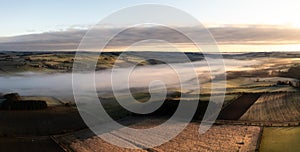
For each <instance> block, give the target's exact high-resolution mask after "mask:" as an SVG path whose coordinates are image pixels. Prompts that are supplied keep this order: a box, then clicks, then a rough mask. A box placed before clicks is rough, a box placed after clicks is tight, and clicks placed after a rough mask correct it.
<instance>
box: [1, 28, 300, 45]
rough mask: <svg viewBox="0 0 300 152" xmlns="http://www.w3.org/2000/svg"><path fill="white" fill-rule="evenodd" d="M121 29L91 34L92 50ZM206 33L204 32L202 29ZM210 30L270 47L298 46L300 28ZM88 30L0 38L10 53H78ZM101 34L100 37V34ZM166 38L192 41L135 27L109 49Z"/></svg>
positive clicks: (223, 38)
mask: <svg viewBox="0 0 300 152" xmlns="http://www.w3.org/2000/svg"><path fill="white" fill-rule="evenodd" d="M179 29H182V30H184V31H185V32H187V33H189V34H191V35H193V34H194V35H193V36H195V37H198V38H202V40H204V41H203V43H205V40H206V39H208V38H206V37H205V36H203V35H201V34H200V35H199V34H198V35H196V33H197V32H195V31H196V30H199V28H197V27H180V28H179ZM119 30H120V28H107V27H106V28H100V29H97V30H95V32H94V33H92V34H91V35H90V40H91V42H90V44H91V45H90V47H91V48H90V49H95V47H96V46H95V45H92V44H94V43H103V41H101V40H103V39H105V38H106V37H107V36H108V35H111V34H112V33H114V32H116V31H119ZM202 30H203V29H202ZM208 30H209V31H210V32H211V34H212V35H213V36H214V38H215V39H216V41H217V42H218V44H224V45H227V44H230V45H235V44H236V45H245V44H246V45H262V44H264V45H267V44H299V43H300V29H297V28H290V27H280V26H266V25H243V26H240V25H239V26H238V25H226V26H218V27H210V28H208ZM86 32H87V30H84V29H72V30H66V31H59V32H47V33H40V34H30V35H21V36H14V37H2V38H0V50H10V51H40V50H41V51H42V50H76V49H77V47H78V45H79V43H80V41H81V39H82V38H83V37H84V36H85V33H86ZM100 33H101V34H100ZM146 39H163V40H165V41H169V42H170V43H177V44H189V43H190V42H191V41H190V40H189V39H188V38H187V37H185V36H183V35H182V34H181V33H178V32H176V31H175V30H172V29H169V28H166V27H162V26H154V27H153V26H152V27H150V26H148V27H135V28H129V29H127V30H125V31H122V32H121V34H119V35H118V36H116V37H115V38H114V39H112V40H111V41H110V43H109V47H111V48H118V47H124V46H128V44H131V43H134V42H137V41H141V40H146Z"/></svg>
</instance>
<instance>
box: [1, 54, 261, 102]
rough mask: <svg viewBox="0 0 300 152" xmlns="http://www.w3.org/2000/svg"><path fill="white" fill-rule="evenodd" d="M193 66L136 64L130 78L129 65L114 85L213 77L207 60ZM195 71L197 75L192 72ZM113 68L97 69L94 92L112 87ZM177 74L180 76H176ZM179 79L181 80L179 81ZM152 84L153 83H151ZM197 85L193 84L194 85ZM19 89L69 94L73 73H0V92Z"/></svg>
mask: <svg viewBox="0 0 300 152" xmlns="http://www.w3.org/2000/svg"><path fill="white" fill-rule="evenodd" d="M219 61H220V60H214V63H213V64H211V65H210V69H211V70H212V71H215V74H220V73H221V71H222V66H219V65H218V64H215V63H219ZM224 62H225V65H226V70H227V71H242V70H251V69H253V68H254V67H256V66H257V65H261V64H262V61H256V60H245V61H242V60H235V59H225V60H224ZM192 65H193V66H194V67H195V68H193V67H192V66H191V64H189V63H180V64H172V65H171V66H173V68H175V69H176V71H175V70H174V69H172V68H171V66H169V65H151V66H150V65H149V66H138V67H136V68H135V69H134V70H133V71H132V72H131V74H130V76H129V78H128V76H127V74H128V73H127V72H128V71H129V70H130V69H128V68H120V69H115V70H114V77H113V81H114V88H115V89H117V90H119V91H120V90H124V89H127V85H126V84H127V80H129V82H130V83H129V86H130V88H147V87H148V86H149V84H150V83H151V82H153V81H154V80H160V81H162V82H164V84H165V85H166V87H169V88H176V87H178V86H179V84H181V85H184V86H185V87H190V88H193V87H197V86H198V85H196V84H195V83H194V82H193V80H195V78H196V77H198V78H199V81H200V82H201V83H204V82H207V81H209V80H210V79H211V78H214V77H213V76H211V75H210V72H209V68H208V66H207V63H206V61H198V62H193V63H192ZM194 70H195V71H196V72H197V76H196V75H195V73H194V72H193V71H194ZM111 74H112V70H111V69H109V70H102V71H97V72H96V74H95V82H96V87H97V91H98V92H99V93H100V94H101V93H106V92H110V91H111V90H112V89H111V88H112V84H111V82H112V77H111ZM178 75H179V76H178ZM79 76H80V77H81V81H82V80H83V82H80V88H81V89H82V90H84V91H87V92H88V91H89V90H91V89H92V87H93V86H91V85H90V84H86V83H85V81H84V80H85V78H88V76H89V74H79ZM179 79H181V80H180V81H181V83H180V81H179ZM152 85H153V86H154V87H158V86H155V83H153V84H152ZM195 85H196V86H195ZM7 92H18V93H19V94H21V95H34V96H44V95H45V96H54V97H72V92H73V91H72V74H71V73H60V74H42V73H30V72H28V73H19V74H17V75H14V76H11V75H10V76H0V93H7Z"/></svg>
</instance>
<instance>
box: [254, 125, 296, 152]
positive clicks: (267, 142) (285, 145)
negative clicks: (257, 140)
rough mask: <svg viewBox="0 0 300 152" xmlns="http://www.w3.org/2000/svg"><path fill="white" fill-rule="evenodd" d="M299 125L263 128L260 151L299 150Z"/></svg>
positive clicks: (287, 151) (293, 151)
mask: <svg viewBox="0 0 300 152" xmlns="http://www.w3.org/2000/svg"><path fill="white" fill-rule="evenodd" d="M299 143H300V127H294V128H291V127H286V128H284V127H270V128H264V131H263V136H262V142H261V145H260V151H262V152H270V151H272V152H277V151H278V152H280V151H284V152H299V151H300V145H299Z"/></svg>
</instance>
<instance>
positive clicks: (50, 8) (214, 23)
mask: <svg viewBox="0 0 300 152" xmlns="http://www.w3.org/2000/svg"><path fill="white" fill-rule="evenodd" d="M148 3H151V4H153V3H154V4H162V5H169V6H173V7H175V8H178V9H181V10H183V11H185V12H187V13H189V14H190V15H192V16H194V17H195V18H196V19H198V20H199V21H200V22H201V23H203V24H204V25H205V26H206V27H207V28H208V29H210V30H213V31H212V34H213V36H216V37H217V38H216V40H217V42H218V43H220V44H221V45H222V48H223V49H224V51H231V50H237V51H239V48H241V49H242V50H240V51H243V50H244V51H248V50H249V51H251V50H254V49H255V51H260V50H261V51H265V50H269V51H273V50H287V51H296V50H298V49H299V50H300V47H299V45H298V44H300V43H299V39H300V37H298V36H297V35H299V29H300V18H299V17H300V15H299V14H300V13H299V12H300V1H298V0H272V1H271V0H264V1H261V0H252V1H240V0H226V1H220V0H210V1H207V0H205V1H204V0H151V1H150V0H122V1H120V0H110V1H101V0H89V1H84V0H78V1H73V0H61V1H57V2H54V1H53V0H44V1H39V0H27V1H17V0H10V1H8V0H7V1H2V2H1V5H0V10H1V13H0V19H1V24H0V28H1V30H0V50H4V49H5V50H21V49H22V47H23V46H24V45H25V42H24V39H26V48H24V49H25V50H59V49H60V47H61V44H62V43H63V42H64V40H63V39H61V35H64V36H66V35H65V34H74V32H77V33H78V32H79V33H80V32H81V33H84V32H86V31H85V30H87V29H88V28H89V27H91V26H93V25H94V24H96V23H98V22H99V21H101V19H103V18H104V17H106V16H108V15H110V14H111V13H113V12H115V11H118V10H119V9H122V8H126V7H129V6H134V5H139V4H148ZM179 26H180V25H179ZM249 30H251V31H253V32H254V34H250V35H251V36H249V33H247V32H246V31H249ZM224 31H225V32H224ZM226 31H227V32H226ZM72 32H73V33H72ZM274 33H275V34H274ZM49 34H50V35H51V34H52V35H58V36H57V37H53V36H52V37H51V38H49V37H47V36H49ZM222 34H223V35H226V37H227V40H226V39H224V36H223V38H220V37H222ZM247 35H248V36H247ZM262 35H263V36H262ZM80 36H81V35H80V34H79V36H78V35H75V36H74V35H69V37H72V38H73V37H74V38H75V39H76V40H75V39H74V40H72V43H74V44H73V46H69V47H68V48H61V49H62V50H63V49H70V50H72V49H76V47H75V46H76V44H75V43H77V42H80ZM35 37H39V38H40V39H41V38H42V39H43V40H45V41H44V43H47V42H46V41H47V40H49V42H52V44H51V46H52V47H48V46H47V45H46V44H43V46H39V47H30V45H31V44H32V45H33V46H34V45H37V44H36V43H39V41H36V40H34V38H35ZM29 38H33V39H32V40H30V39H29ZM56 38H59V44H57V46H56V47H53V45H56V44H55V43H54V44H53V41H55V39H56ZM238 38H240V40H237V39H238ZM264 38H265V40H264ZM40 39H39V40H40ZM232 39H234V40H232ZM257 39H258V41H257ZM68 40H70V38H68V39H67V40H65V42H66V43H65V45H64V46H66V44H67V43H68V44H70V42H69V41H68ZM28 41H31V43H29V42H28ZM241 41H243V42H241ZM182 43H185V42H182ZM223 45H224V47H223ZM271 45H272V46H271ZM234 46H236V47H234Z"/></svg>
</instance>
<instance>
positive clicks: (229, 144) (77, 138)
mask: <svg viewBox="0 0 300 152" xmlns="http://www.w3.org/2000/svg"><path fill="white" fill-rule="evenodd" d="M156 123H157V122H156V120H155V119H152V120H145V121H144V122H140V123H137V124H134V125H132V126H130V127H133V128H140V129H141V128H145V127H146V128H149V127H153V126H155V125H154V124H156ZM172 127H175V125H170V126H168V128H166V129H170V130H172ZM198 129H199V123H190V124H189V125H188V126H187V128H185V129H184V131H183V132H181V133H180V134H179V135H178V136H177V137H175V138H174V139H171V140H170V141H169V142H167V143H164V144H162V145H160V146H157V147H154V148H150V149H140V150H130V149H125V148H120V147H117V146H114V145H111V144H109V143H107V142H105V141H104V140H103V139H101V138H99V137H97V136H95V135H93V134H91V133H89V131H80V132H75V133H72V134H68V135H63V136H57V137H55V139H56V140H57V141H58V142H59V143H62V144H63V145H65V147H68V148H69V149H70V150H73V151H78V152H82V151H89V150H94V151H145V152H146V151H158V152H163V151H170V150H172V151H255V149H256V147H257V140H258V138H259V134H260V130H261V128H260V127H255V126H231V125H220V126H213V127H212V128H211V129H210V130H208V131H207V132H206V133H204V134H201V135H199V133H198ZM156 136H157V137H159V138H160V139H161V138H164V137H163V136H162V135H156ZM114 138H115V140H116V141H120V140H124V139H126V142H129V143H130V144H133V145H134V146H136V147H139V148H142V147H143V145H144V144H145V140H147V141H149V142H151V140H150V139H149V138H148V136H145V140H139V139H136V138H135V137H134V136H132V135H130V134H128V133H126V132H122V131H121V132H118V135H117V136H114Z"/></svg>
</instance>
